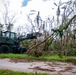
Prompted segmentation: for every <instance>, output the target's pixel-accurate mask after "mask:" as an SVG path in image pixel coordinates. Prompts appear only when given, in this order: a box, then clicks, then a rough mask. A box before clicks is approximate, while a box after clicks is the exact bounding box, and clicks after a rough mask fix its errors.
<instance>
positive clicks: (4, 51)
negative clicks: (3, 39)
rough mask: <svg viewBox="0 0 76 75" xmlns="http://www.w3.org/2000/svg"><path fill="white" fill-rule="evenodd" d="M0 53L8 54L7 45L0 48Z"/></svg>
mask: <svg viewBox="0 0 76 75" xmlns="http://www.w3.org/2000/svg"><path fill="white" fill-rule="evenodd" d="M0 52H1V53H9V52H10V48H9V47H8V46H7V45H2V46H1V47H0Z"/></svg>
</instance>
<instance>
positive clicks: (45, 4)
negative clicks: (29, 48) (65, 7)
mask: <svg viewBox="0 0 76 75" xmlns="http://www.w3.org/2000/svg"><path fill="white" fill-rule="evenodd" d="M2 1H3V0H0V22H2V19H1V17H2V11H3V5H2ZM5 1H7V0H5ZM66 1H68V0H62V2H66ZM10 2H11V4H10V7H9V10H13V11H14V12H16V13H17V16H16V17H18V20H17V22H16V23H15V28H17V27H18V26H19V25H26V24H27V23H28V21H27V15H29V14H31V13H34V14H33V15H31V16H30V18H35V17H36V15H37V12H38V11H40V16H41V18H42V19H43V20H45V19H46V18H47V17H50V18H52V17H53V16H56V10H57V7H56V6H55V5H54V2H55V3H56V4H58V3H59V0H10ZM31 10H35V11H31ZM30 11H31V12H30Z"/></svg>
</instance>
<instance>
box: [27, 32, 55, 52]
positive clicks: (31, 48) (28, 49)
mask: <svg viewBox="0 0 76 75" xmlns="http://www.w3.org/2000/svg"><path fill="white" fill-rule="evenodd" d="M53 34H54V33H52V34H51V35H50V36H48V37H47V38H45V39H44V40H43V41H42V42H40V43H38V44H36V45H34V46H32V47H31V48H29V49H28V50H27V52H29V51H30V50H32V49H33V48H35V47H37V46H39V45H41V44H43V43H44V42H45V41H46V40H47V39H48V38H50V37H51V36H52V35H53Z"/></svg>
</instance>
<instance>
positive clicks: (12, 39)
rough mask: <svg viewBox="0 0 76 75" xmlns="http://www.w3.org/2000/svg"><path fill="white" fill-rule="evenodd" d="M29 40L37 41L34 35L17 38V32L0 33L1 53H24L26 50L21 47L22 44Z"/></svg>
mask: <svg viewBox="0 0 76 75" xmlns="http://www.w3.org/2000/svg"><path fill="white" fill-rule="evenodd" d="M27 39H36V36H35V35H34V34H27V36H19V37H17V35H16V33H15V32H11V31H5V32H2V31H0V53H24V52H26V51H27V49H26V48H22V47H21V46H20V42H22V41H24V40H27Z"/></svg>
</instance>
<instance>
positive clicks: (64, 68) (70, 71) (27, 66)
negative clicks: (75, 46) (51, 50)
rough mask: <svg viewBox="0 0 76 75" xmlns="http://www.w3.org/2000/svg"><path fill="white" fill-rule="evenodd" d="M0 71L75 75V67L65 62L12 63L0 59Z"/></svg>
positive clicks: (8, 60) (9, 60)
mask: <svg viewBox="0 0 76 75" xmlns="http://www.w3.org/2000/svg"><path fill="white" fill-rule="evenodd" d="M0 69H8V70H13V71H21V72H41V73H50V74H56V75H76V65H73V64H72V63H65V62H44V61H37V62H36V61H35V62H14V61H11V59H8V58H6V59H0Z"/></svg>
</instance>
